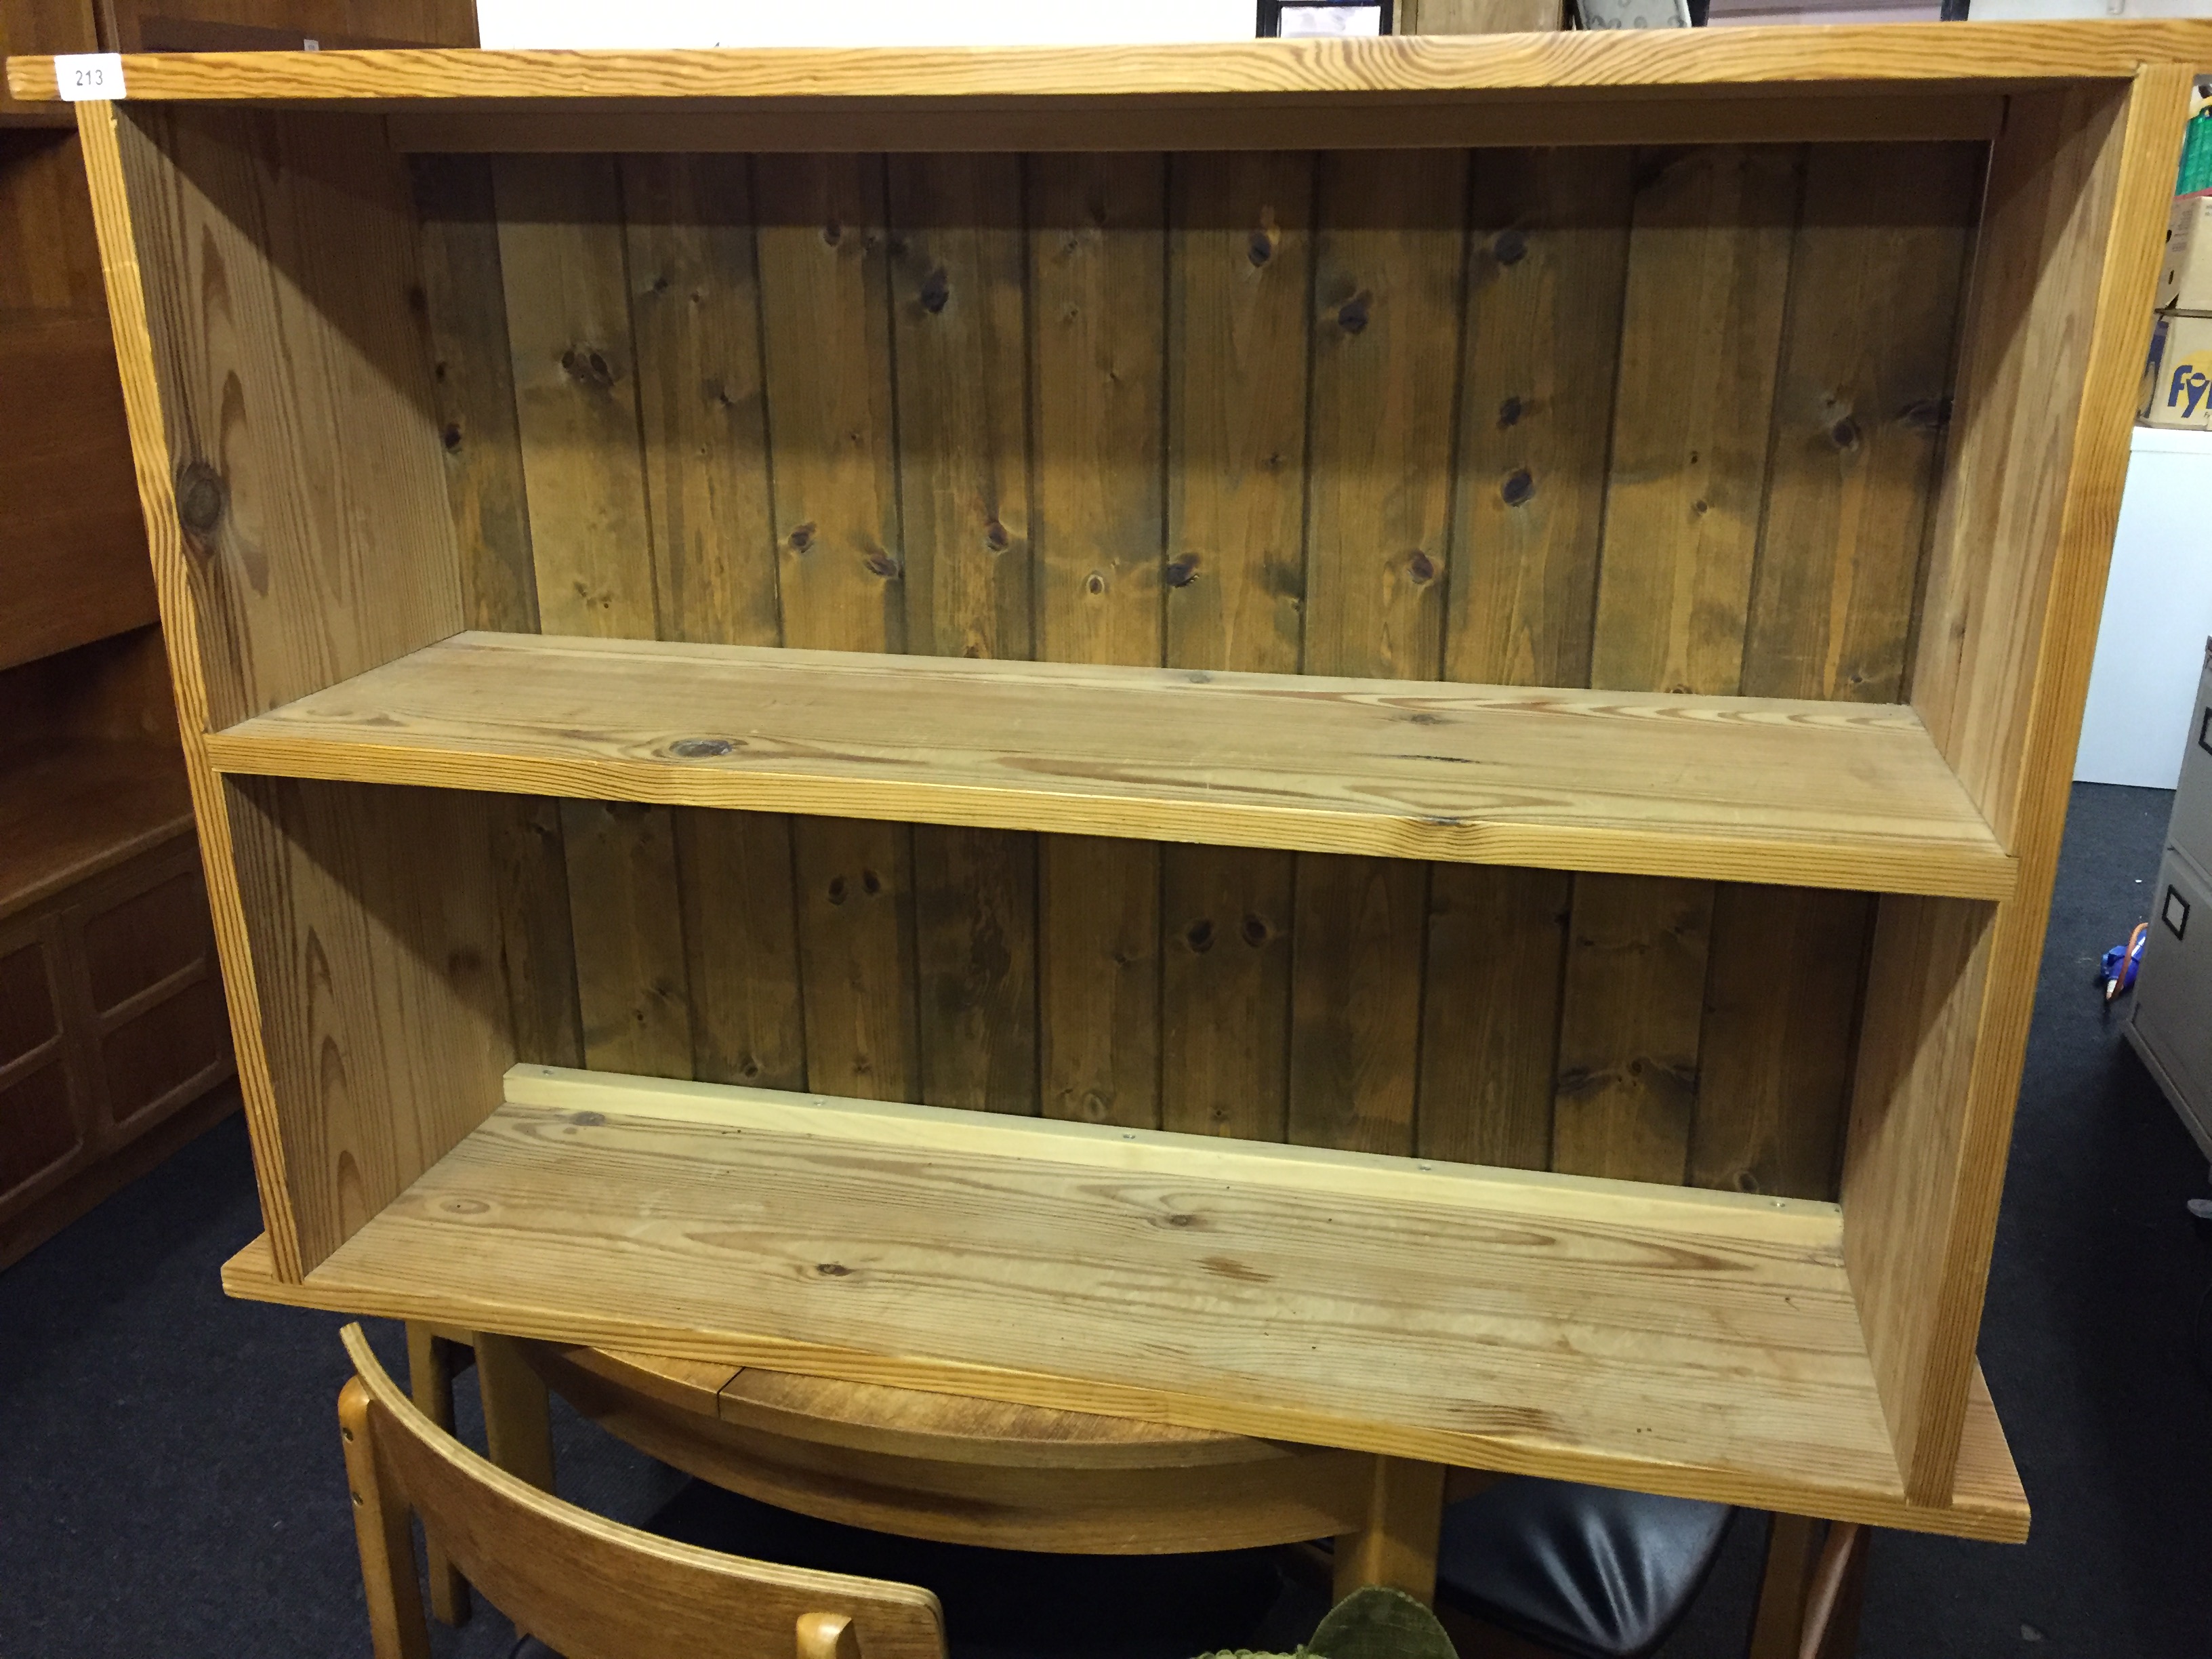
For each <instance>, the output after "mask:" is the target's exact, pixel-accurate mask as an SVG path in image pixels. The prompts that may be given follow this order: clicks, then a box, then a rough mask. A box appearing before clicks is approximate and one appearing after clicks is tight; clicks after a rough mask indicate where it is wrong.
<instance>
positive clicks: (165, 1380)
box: [0, 786, 2212, 1659]
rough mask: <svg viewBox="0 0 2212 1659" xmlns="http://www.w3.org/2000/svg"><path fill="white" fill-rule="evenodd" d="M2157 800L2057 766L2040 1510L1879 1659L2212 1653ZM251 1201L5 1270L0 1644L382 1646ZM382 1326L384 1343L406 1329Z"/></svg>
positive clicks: (2031, 1228)
mask: <svg viewBox="0 0 2212 1659" xmlns="http://www.w3.org/2000/svg"><path fill="white" fill-rule="evenodd" d="M2170 800H2171V797H2170V796H2168V795H2167V794H2166V793H2162V792H2159V791H2153V790H2129V789H2117V788H2104V787H2089V786H2081V787H2076V788H2075V792H2074V799H2073V811H2072V817H2071V818H2070V820H2069V826H2068V831H2067V842H2066V849H2065V854H2064V860H2063V866H2062V869H2061V872H2060V876H2059V884H2058V896H2057V905H2056V908H2055V910H2054V914H2053V916H2052V922H2051V942H2050V945H2049V948H2048V951H2047V952H2046V955H2045V963H2044V969H2043V982H2042V991H2041V997H2040V1000H2039V1003H2038V1005H2037V1012H2036V1024H2035V1031H2034V1036H2033V1042H2032V1043H2031V1046H2030V1048H2029V1054H2028V1065H2027V1085H2026V1088H2025V1090H2024V1091H2023V1093H2022V1097H2021V1110H2020V1124H2019V1130H2018V1133H2017V1136H2016V1138H2015V1144H2014V1149H2013V1158H2012V1165H2011V1172H2010V1176H2009V1178H2008V1183H2007V1188H2006V1195H2005V1206H2004V1214H2003V1220H2002V1226H2001V1229H2000V1232H1999V1236H1998V1242H1997V1254H1996V1267H1995V1269H1994V1273H1993V1277H1992V1279H1991V1284H1990V1298H1989V1309H1988V1315H1987V1317H1986V1319H1985V1320H1984V1325H1983V1330H1982V1343H1981V1352H1982V1358H1983V1364H1984V1368H1985V1370H1987V1372H1988V1375H1989V1379H1990V1389H1991V1391H1992V1392H1993V1393H1994V1394H1995V1395H1996V1401H1997V1407H1998V1410H1999V1412H2000V1413H2001V1414H2002V1417H2003V1419H2004V1422H2005V1425H2006V1428H2007V1431H2008V1433H2009V1435H2010V1437H2011V1439H2012V1444H2013V1449H2014V1452H2015V1456H2016V1457H2017V1458H2018V1460H2019V1463H2020V1467H2021V1474H2022V1476H2023V1478H2024V1479H2025V1480H2026V1482H2027V1490H2028V1495H2029V1497H2030V1498H2031V1499H2032V1500H2033V1503H2034V1504H2035V1517H2036V1518H2035V1531H2034V1536H2033V1539H2032V1540H2031V1541H2029V1542H2028V1544H2027V1546H2025V1547H2019V1548H2013V1547H2002V1546H1996V1545H1980V1544H1966V1543H1958V1542H1954V1541H1945V1540H1936V1539H1927V1538H1920V1537H1915V1536H1911V1535H1908V1534H1897V1533H1891V1534H1883V1535H1881V1538H1880V1539H1879V1540H1878V1541H1877V1542H1876V1544H1875V1551H1874V1557H1873V1563H1872V1568H1871V1577H1870V1581H1869V1597H1868V1605H1867V1612H1866V1619H1865V1624H1864V1636H1863V1643H1862V1647H1861V1651H1862V1653H1863V1655H1865V1656H1866V1659H1995V1656H2033V1659H2046V1656H2047V1659H2075V1656H2079V1659H2123V1656H2124V1659H2203V1656H2205V1655H2206V1654H2208V1653H2212V1567H2208V1565H2207V1564H2208V1563H2212V1385H2208V1382H2207V1377H2206V1370H2205V1368H2206V1367H2207V1366H2208V1365H2212V1354H2208V1355H2206V1356H2205V1357H2204V1358H2201V1359H2200V1358H2193V1357H2192V1355H2191V1329H2190V1327H2191V1317H2192V1315H2193V1313H2195V1312H2196V1310H2198V1308H2199V1307H2200V1305H2201V1304H2202V1302H2203V1297H2204V1296H2205V1292H2206V1287H2207V1285H2212V1243H2208V1242H2206V1241H2205V1240H2204V1239H2203V1238H2200V1237H2196V1236H2194V1235H2193V1234H2192V1231H2191V1225H2190V1223H2189V1220H2188V1218H2187V1215H2186V1213H2185V1211H2184V1208H2183V1203H2184V1200H2185V1199H2188V1198H2191V1197H2197V1196H2202V1195H2203V1194H2204V1193H2205V1191H2206V1169H2205V1164H2204V1161H2203V1159H2202V1158H2200V1157H2199V1156H2198V1155H2197V1151H2196V1149H2195V1147H2194V1146H2192V1144H2191V1142H2190V1140H2189V1139H2188V1137H2187V1135H2186V1134H2185V1133H2184V1132H2183V1131H2182V1129H2181V1127H2180V1126H2179V1124H2178V1123H2177V1122H2176V1121H2175V1120H2174V1118H2173V1115H2172V1113H2171V1112H2170V1111H2169V1110H2168V1109H2166V1104H2165V1103H2164V1101H2163V1100H2162V1099H2161V1098H2160V1096H2159V1094H2158V1091H2157V1090H2156V1088H2155V1087H2154V1085H2152V1084H2151V1083H2150V1081H2149V1079H2148V1078H2147V1077H2146V1076H2145V1075H2144V1073H2143V1072H2142V1067H2141V1066H2139V1065H2138V1064H2137V1063H2136V1060H2135V1058H2134V1056H2133V1054H2131V1053H2130V1051H2128V1050H2127V1049H2126V1048H2125V1047H2124V1044H2123V1043H2122V1042H2120V1041H2119V1038H2118V1030H2117V1027H2116V1026H2115V1025H2114V1024H2112V1023H2111V1022H2110V1021H2108V1020H2107V1019H2106V1017H2105V1015H2104V1012H2103V1006H2102V1003H2101V1001H2100V998H2099V996H2098V994H2097V992H2096V989H2095V987H2094V986H2093V984H2092V982H2091V981H2092V977H2093V971H2094V968H2095V964H2096V961H2097V958H2098V957H2099V955H2100V953H2101V952H2102V951H2103V950H2104V949H2105V947H2106V945H2110V944H2112V943H2115V942H2117V941H2118V939H2121V938H2122V937H2124V935H2125V933H2126V932H2127V929H2128V927H2130V925H2131V924H2132V923H2133V922H2134V921H2136V920H2138V919H2140V918H2141V917H2142V916H2143V915H2145V914H2146V913H2147V909H2148V897H2147V895H2148V891H2149V888H2150V885H2151V882H2152V878H2153V877H2154V874H2155V872H2156V868H2157V863H2158V851H2159V846H2160V837H2161V834H2162V831H2163V828H2164V825H2165V821H2166V810H2167V806H2168V804H2169V802H2170ZM259 1226H260V1220H259V1215H258V1210H257V1208H256V1205H255V1200H254V1194H253V1186H252V1178H251V1172H250V1170H249V1167H248V1163H247V1157H246V1136H245V1133H244V1130H243V1128H242V1127H241V1126H240V1123H239V1121H238V1120H236V1119H235V1118H234V1119H231V1120H229V1121H227V1122H225V1123H224V1124H222V1126H221V1127H218V1128H216V1129H215V1130H214V1131H212V1132H210V1133H209V1134H207V1135H206V1136H204V1137H203V1138H202V1139H200V1140H199V1141H197V1143H195V1144H194V1145H192V1146H189V1147H187V1148H186V1149H185V1151H184V1152H181V1153H180V1154H179V1155H178V1156H177V1157H176V1158H173V1160H171V1161H170V1163H169V1164H167V1165H165V1166H164V1167H163V1168H161V1170H156V1171H155V1173H154V1174H152V1175H150V1176H148V1177H147V1178H146V1179H144V1180H143V1181H142V1182H139V1183H138V1184H137V1186H135V1187H133V1188H130V1189H129V1190H127V1191H125V1192H124V1193H123V1194H119V1195H118V1196H117V1197H116V1198H114V1199H113V1200H110V1201H109V1202H108V1203H107V1204H106V1205H105V1206H102V1207H101V1208H100V1210H98V1211H97V1212H94V1214H92V1215H91V1216H89V1217H88V1218H86V1219H84V1220H83V1221H82V1222H80V1223H79V1224H78V1225H76V1226H75V1227H72V1228H71V1229H70V1230H69V1231H67V1232H65V1233H64V1234H63V1235H62V1236H61V1237H58V1238H56V1239H55V1240H53V1241H52V1243H49V1244H47V1245H46V1247H45V1248H43V1249H40V1250H39V1251H37V1252H35V1253H34V1254H33V1255H31V1256H30V1257H28V1258H27V1259H26V1260H25V1261H22V1262H21V1263H20V1264H18V1265H17V1266H16V1267H13V1268H11V1269H9V1271H7V1272H6V1273H0V1659H106V1656H117V1659H123V1656H129V1659H144V1656H151V1655H160V1656H161V1659H241V1656H245V1659H264V1656H265V1659H322V1656H331V1659H339V1656H347V1659H356V1656H364V1655H366V1654H367V1653H368V1634H367V1629H366V1626H365V1625H364V1623H363V1620H362V1610H361V1595H360V1589H359V1582H358V1579H357V1577H356V1566H355V1561H354V1554H353V1538H352V1528H351V1522H350V1519H349V1513H348V1505H347V1504H346V1502H345V1497H344V1491H343V1480H342V1476H341V1473H340V1466H339V1462H338V1455H337V1437H336V1433H335V1425H334V1422H333V1419H332V1414H331V1407H332V1402H333V1401H334V1400H335V1399H336V1396H337V1389H338V1385H339V1384H340V1383H341V1382H342V1381H343V1377H344V1374H345V1367H344V1362H343V1356H342V1355H341V1353H340V1352H339V1350H338V1346H337V1340H336V1338H335V1336H334V1334H333V1333H334V1331H335V1329H336V1327H337V1323H338V1322H337V1321H336V1320H334V1319H331V1318H326V1317H323V1316H318V1315H313V1314H305V1313H298V1312H293V1311H289V1310H281V1309H274V1308H263V1307H257V1306H252V1305H247V1304H238V1303H231V1302H227V1301H225V1300H224V1299H223V1297H222V1295H221V1293H220V1291H219V1290H218V1288H217V1285H216V1273H217V1270H218V1268H219V1267H221V1265H222V1261H223V1259H224V1257H226V1256H227V1255H229V1254H230V1253H231V1252H232V1251H234V1250H235V1249H237V1248H238V1247H239V1246H240V1245H242V1244H244V1243H246V1241H247V1240H248V1239H250V1238H251V1237H252V1236H253V1235H254V1233H255V1232H256V1231H258V1230H259ZM374 1335H375V1340H376V1341H377V1344H378V1347H379V1349H380V1352H383V1353H384V1354H385V1355H386V1358H387V1361H388V1362H389V1363H392V1364H394V1365H395V1366H396V1365H397V1364H398V1358H399V1355H398V1342H397V1340H396V1338H397V1333H396V1330H394V1329H392V1328H383V1329H380V1330H377V1331H376V1332H375V1333H374ZM2203 1343H2204V1346H2205V1347H2206V1348H2208V1349H2212V1330H2208V1331H2206V1332H2204V1333H2203ZM462 1392H463V1395H464V1396H466V1395H467V1394H468V1392H469V1391H468V1390H467V1389H464V1390H463V1391H462ZM464 1416H465V1417H466V1416H467V1412H466V1406H465V1404H464ZM463 1428H464V1431H465V1432H467V1433H473V1432H474V1431H475V1425H473V1424H471V1423H469V1422H467V1421H465V1422H464V1425H463ZM556 1437H557V1444H558V1449H559V1455H560V1461H561V1479H562V1491H563V1493H564V1495H566V1496H568V1497H569V1498H573V1499H574V1500H575V1501H578V1502H580V1503H583V1504H588V1505H590V1506H592V1507H593V1508H596V1509H599V1510H602V1511H604V1512H606V1513H610V1514H613V1515H616V1516H621V1517H623V1518H625V1519H630V1520H634V1521H644V1520H646V1519H647V1518H648V1517H653V1516H659V1523H660V1524H661V1525H663V1526H664V1527H665V1528H669V1529H671V1530H673V1531H676V1532H678V1533H680V1534H696V1533H698V1532H701V1531H719V1532H720V1534H721V1535H724V1536H733V1535H741V1534H744V1532H745V1531H746V1530H748V1529H750V1530H751V1531H752V1533H753V1534H754V1535H759V1536H766V1537H769V1538H772V1539H777V1540H780V1541H782V1542H783V1543H784V1544H786V1545H787V1547H788V1548H787V1553H790V1554H792V1555H793V1556H796V1555H799V1554H805V1555H810V1556H817V1557H828V1558H837V1557H839V1555H840V1553H841V1552H849V1551H851V1550H852V1549H854V1543H853V1541H850V1540H848V1539H841V1538H839V1537H838V1536H836V1534H833V1533H825V1532H823V1530H822V1529H820V1528H811V1527H800V1526H799V1525H797V1524H795V1523H792V1522H782V1521H779V1520H778V1518H777V1517H775V1516H773V1515H772V1514H770V1515H763V1514H762V1513H761V1512H759V1511H757V1510H748V1509H746V1508H745V1507H744V1506H743V1505H739V1504H734V1502H733V1501H730V1500H726V1499H724V1498H721V1497H720V1496H719V1495H715V1494H710V1493H708V1492H703V1491H702V1490H701V1489H699V1488H696V1487H688V1486H685V1484H684V1483H683V1482H682V1481H681V1480H678V1479H677V1478H676V1477H674V1476H671V1474H668V1473H667V1472H666V1471H665V1470H663V1469H660V1468H658V1467H656V1466H655V1465H653V1464H651V1463H649V1462H647V1461H646V1460H645V1459H643V1458H642V1457H640V1456H638V1455H635V1454H634V1453H632V1452H629V1450H628V1449H625V1448H623V1447H621V1446H618V1445H616V1444H614V1443H611V1442H610V1441H608V1440H607V1439H605V1437H602V1436H600V1435H599V1434H598V1433H597V1431H594V1430H592V1429H591V1428H589V1427H588V1426H587V1425H584V1424H582V1423H580V1422H579V1421H578V1420H577V1419H574V1417H573V1416H572V1415H570V1414H568V1413H567V1412H566V1411H565V1410H562V1411H561V1412H560V1413H559V1415H558V1417H557V1420H556ZM1761 1541H1762V1528H1760V1527H1759V1525H1757V1524H1751V1525H1741V1526H1739V1527H1738V1528H1736V1529H1735V1533H1734V1534H1733V1537H1732V1539H1731V1541H1730V1544H1729V1548H1728V1551H1727V1554H1726V1557H1725V1559H1723V1563H1722V1565H1721V1567H1720V1568H1719V1570H1718V1571H1717V1573H1716V1575H1715V1577H1714V1579H1713V1581H1712V1583H1711V1585H1710V1586H1709V1587H1708V1589H1707V1590H1706V1593H1705V1596H1704V1597H1703V1599H1702V1600H1701V1601H1700V1602H1699V1606H1698V1607H1697V1608H1696V1609H1695V1610H1694V1611H1693V1613H1692V1617H1691V1619H1690V1621H1689V1622H1688V1624H1687V1625H1686V1626H1685V1627H1684V1628H1683V1629H1682V1630H1681V1631H1680V1632H1678V1633H1677V1634H1676V1636H1675V1638H1674V1640H1673V1641H1672V1642H1670V1643H1669V1644H1668V1647H1667V1650H1666V1659H1723V1656H1732V1655H1734V1654H1736V1653H1740V1652H1741V1650H1742V1644H1743V1641H1744V1637H1745V1632H1746V1629H1747V1620H1748V1618H1749V1614H1750V1607H1751V1601H1752V1596H1753V1592H1754V1589H1755V1587H1756V1581H1757V1573H1758V1566H1759V1549H1760V1546H1761ZM844 1559H852V1558H851V1557H850V1556H849V1555H847V1556H845V1557H844ZM871 1565H873V1566H874V1568H875V1570H878V1571H889V1572H892V1573H894V1574H896V1573H897V1572H899V1571H902V1570H903V1569H911V1573H910V1576H913V1577H917V1578H921V1579H922V1580H923V1581H924V1582H930V1583H933V1584H935V1585H936V1586H937V1587H938V1588H939V1589H940V1592H941V1593H942V1594H944V1595H945V1599H946V1603H947V1608H948V1613H949V1615H950V1622H951V1627H952V1630H953V1632H954V1634H955V1637H956V1638H957V1639H958V1640H959V1642H960V1646H961V1649H962V1651H963V1659H1061V1656H1068V1659H1073V1656H1077V1655H1081V1656H1085V1659H1171V1656H1173V1655H1176V1654H1178V1653H1185V1652H1188V1651H1191V1650H1194V1649H1195V1648H1197V1647H1199V1646H1201V1645H1206V1644H1215V1643H1219V1642H1222V1641H1236V1640H1250V1639H1254V1638H1262V1639H1270V1640H1280V1639H1294V1638H1296V1637H1297V1636H1298V1635H1300V1634H1303V1633H1304V1631H1305V1630H1307V1629H1310V1626H1311V1624H1312V1621H1313V1620H1314V1619H1315V1618H1316V1617H1317V1616H1318V1613H1319V1607H1318V1605H1317V1604H1316V1601H1314V1599H1313V1598H1312V1596H1311V1595H1310V1594H1308V1593H1304V1592H1301V1591H1297V1590H1283V1591H1281V1592H1280V1593H1279V1591H1278V1585H1277V1583H1276V1580H1275V1578H1274V1576H1273V1570H1272V1567H1271V1566H1269V1565H1267V1564H1266V1563H1256V1564H1255V1562H1254V1561H1253V1560H1252V1559H1249V1558H1231V1559H1213V1560H1211V1561H1200V1562H1190V1561H1180V1562H1169V1563H1161V1564H1151V1565H1146V1564H1129V1563H1121V1564H1106V1565H1100V1566H1097V1567H1096V1568H1091V1567H1086V1566H1085V1565H1083V1564H1075V1565H1073V1566H1070V1565H1067V1564H1060V1565H1051V1564H1048V1563H1045V1562H1043V1561H1042V1560H1040V1559H1037V1558H1026V1559H1023V1558H1017V1559H1012V1560H1009V1559H1006V1558H999V1559H977V1558H976V1556H975V1554H973V1553H968V1554H965V1555H963V1554H961V1553H946V1552H943V1551H935V1552H933V1551H929V1550H927V1549H923V1550H917V1551H910V1552H908V1553H893V1554H892V1555H890V1556H889V1557H885V1558H882V1559H878V1560H876V1561H874V1562H873V1563H872V1564H871ZM1009 1583H1020V1584H1022V1585H1024V1586H1025V1587H1026V1589H1025V1593H1024V1594H1022V1595H1020V1596H1019V1597H1018V1598H1017V1599H1016V1601H1014V1602H1013V1603H1012V1607H1014V1608H1016V1609H1018V1611H1020V1612H1021V1613H1022V1614H1023V1617H1022V1618H1020V1619H1019V1620H1012V1621H1010V1620H1009V1618H1008V1617H1007V1616H1006V1613H1007V1609H1006V1607H999V1608H997V1609H995V1611H994V1607H993V1606H992V1602H993V1601H994V1586H1000V1587H1002V1586H1004V1585H1006V1584H1009ZM1230 1625H1233V1626H1239V1627H1240V1628H1238V1629H1234V1630H1231V1629H1227V1628H1225V1626H1230ZM511 1642H512V1637H511V1633H510V1632H508V1631H507V1628H506V1626H505V1625H504V1623H503V1621H501V1620H499V1619H498V1618H497V1617H496V1616H495V1615H483V1614H480V1615H479V1616H478V1617H477V1620H475V1621H473V1622H472V1623H471V1625H469V1626H466V1627H465V1628H464V1629H462V1630H461V1631H459V1632H447V1631H439V1632H436V1636H435V1650H436V1653H437V1654H438V1656H439V1659H497V1656H502V1655H505V1654H506V1653H507V1650H508V1648H509V1646H510V1645H511Z"/></svg>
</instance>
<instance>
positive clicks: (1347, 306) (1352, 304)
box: [1336, 289, 1374, 334]
mask: <svg viewBox="0 0 2212 1659" xmlns="http://www.w3.org/2000/svg"><path fill="white" fill-rule="evenodd" d="M1373 298H1374V296H1373V295H1370V294H1369V293H1368V292H1367V290H1366V289H1361V290H1360V291H1359V292H1358V293H1357V294H1355V295H1352V297H1351V298H1350V299H1349V300H1346V301H1345V302H1344V303H1343V304H1342V305H1340V306H1339V307H1337V308H1336V325H1337V326H1338V327H1339V328H1340V329H1342V330H1343V331H1345V332H1346V334H1357V333H1358V332H1359V331H1361V330H1362V329H1364V328H1365V327H1366V326H1367V307H1369V306H1370V304H1372V303H1373Z"/></svg>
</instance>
